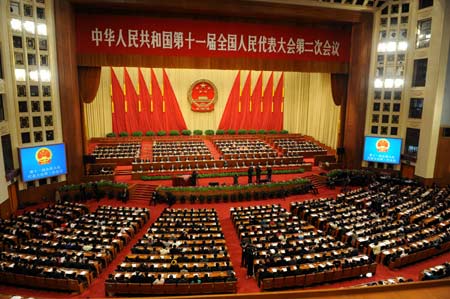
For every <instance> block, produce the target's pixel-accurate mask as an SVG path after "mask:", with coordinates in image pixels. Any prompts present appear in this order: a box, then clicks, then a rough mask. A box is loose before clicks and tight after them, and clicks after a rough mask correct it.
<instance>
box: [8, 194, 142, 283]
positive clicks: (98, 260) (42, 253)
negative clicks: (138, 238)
mask: <svg viewBox="0 0 450 299" xmlns="http://www.w3.org/2000/svg"><path fill="white" fill-rule="evenodd" d="M149 218H150V214H149V211H148V209H141V208H127V207H118V208H117V207H115V208H114V207H110V206H101V207H99V208H98V209H97V210H96V211H95V212H93V213H90V212H89V209H88V207H87V206H86V205H83V204H78V203H70V202H63V203H60V204H57V205H53V206H50V207H48V208H43V209H38V210H36V211H34V212H27V213H25V214H23V215H21V216H18V217H17V218H13V219H12V220H9V221H5V222H4V223H3V224H4V225H5V226H6V223H7V224H8V225H13V226H16V225H21V223H25V221H27V223H31V224H32V225H35V224H36V225H38V226H39V225H40V224H39V223H46V225H42V226H40V227H39V228H38V229H37V230H35V231H31V232H30V234H29V235H18V239H17V242H16V243H14V244H8V245H6V246H5V248H4V251H2V253H1V254H0V275H3V274H5V275H6V274H8V273H14V274H19V275H27V276H33V277H37V278H39V277H48V278H54V279H62V280H77V281H78V283H79V284H80V285H84V286H86V285H89V284H90V283H92V280H93V279H94V278H95V277H97V276H98V275H99V274H100V272H101V271H102V269H104V268H105V267H106V266H107V265H108V264H109V263H110V262H111V261H112V260H113V258H114V257H115V256H116V255H117V253H118V252H119V251H120V250H122V249H123V247H124V246H125V245H126V244H127V243H128V242H129V241H130V240H131V237H132V236H134V235H135V233H136V232H137V231H138V230H139V229H140V228H141V227H142V226H143V225H144V223H145V222H146V221H148V219H149ZM20 281H22V280H17V281H12V282H11V283H19V284H20V283H21V282H20ZM34 282H36V285H34ZM37 282H38V280H37V279H36V280H35V281H33V280H30V281H23V283H26V285H27V286H31V287H33V286H34V287H42V286H41V285H40V283H39V285H37ZM67 286H68V287H69V284H68V285H67ZM45 287H47V288H52V286H51V285H45ZM54 287H58V286H54ZM58 289H60V288H59V287H58ZM81 289H82V288H80V290H81Z"/></svg>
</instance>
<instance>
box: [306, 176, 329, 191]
mask: <svg viewBox="0 0 450 299" xmlns="http://www.w3.org/2000/svg"><path fill="white" fill-rule="evenodd" d="M305 179H308V180H310V181H311V183H312V184H313V186H314V187H316V188H320V187H325V186H327V177H326V176H322V175H317V174H313V175H308V176H306V177H305Z"/></svg>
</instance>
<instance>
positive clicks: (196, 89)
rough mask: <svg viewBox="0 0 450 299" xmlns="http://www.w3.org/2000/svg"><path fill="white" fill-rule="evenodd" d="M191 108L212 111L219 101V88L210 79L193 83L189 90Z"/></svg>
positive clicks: (196, 110) (199, 110)
mask: <svg viewBox="0 0 450 299" xmlns="http://www.w3.org/2000/svg"><path fill="white" fill-rule="evenodd" d="M188 100H189V102H190V103H191V110H192V111H195V112H210V111H213V110H214V103H215V102H216V101H217V88H216V86H215V85H214V84H213V83H212V82H211V81H209V80H205V79H202V80H198V81H195V82H194V83H192V85H191V87H190V88H189V92H188Z"/></svg>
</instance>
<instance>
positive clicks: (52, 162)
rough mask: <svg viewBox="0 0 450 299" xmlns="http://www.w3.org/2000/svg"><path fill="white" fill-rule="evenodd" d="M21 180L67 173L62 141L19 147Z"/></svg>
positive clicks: (32, 179)
mask: <svg viewBox="0 0 450 299" xmlns="http://www.w3.org/2000/svg"><path fill="white" fill-rule="evenodd" d="M19 157H20V166H21V170H22V180H23V181H24V182H28V181H34V180H39V179H43V178H47V177H52V176H58V175H61V174H66V173H67V165H66V150H65V147H64V144H63V143H60V144H52V145H43V146H36V147H26V148H20V149H19Z"/></svg>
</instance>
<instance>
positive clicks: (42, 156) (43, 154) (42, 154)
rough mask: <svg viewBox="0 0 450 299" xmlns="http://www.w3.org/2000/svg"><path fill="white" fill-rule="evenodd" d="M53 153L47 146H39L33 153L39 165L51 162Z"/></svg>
mask: <svg viewBox="0 0 450 299" xmlns="http://www.w3.org/2000/svg"><path fill="white" fill-rule="evenodd" d="M52 157H53V153H52V151H51V150H50V149H49V148H46V147H42V148H40V149H39V150H38V151H37V152H36V155H35V158H36V161H37V162H38V164H39V165H45V164H50V163H51V162H52Z"/></svg>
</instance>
